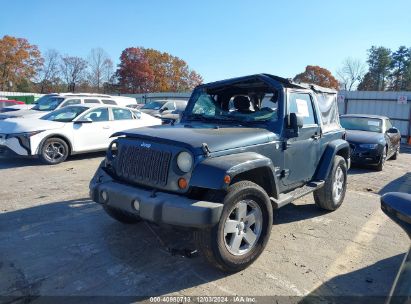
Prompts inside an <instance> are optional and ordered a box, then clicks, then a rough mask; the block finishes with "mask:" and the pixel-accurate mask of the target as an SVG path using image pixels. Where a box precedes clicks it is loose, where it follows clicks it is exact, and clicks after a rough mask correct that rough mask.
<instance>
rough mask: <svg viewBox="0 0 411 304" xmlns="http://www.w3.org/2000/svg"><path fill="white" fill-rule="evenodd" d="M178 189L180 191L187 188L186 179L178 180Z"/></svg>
mask: <svg viewBox="0 0 411 304" xmlns="http://www.w3.org/2000/svg"><path fill="white" fill-rule="evenodd" d="M178 187H179V188H180V189H185V188H187V180H186V179H185V178H183V177H181V178H179V179H178Z"/></svg>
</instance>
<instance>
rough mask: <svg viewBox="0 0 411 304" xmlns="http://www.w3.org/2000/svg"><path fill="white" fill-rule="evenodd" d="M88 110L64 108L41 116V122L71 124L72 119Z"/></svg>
mask: <svg viewBox="0 0 411 304" xmlns="http://www.w3.org/2000/svg"><path fill="white" fill-rule="evenodd" d="M87 109H88V108H87V107H81V106H78V107H74V106H72V107H65V108H62V109H60V110H56V111H54V112H51V113H49V114H47V115H45V116H43V117H42V118H41V119H43V120H52V121H59V122H71V121H73V119H75V118H76V117H78V116H79V115H80V114H81V113H83V112H84V111H86V110H87Z"/></svg>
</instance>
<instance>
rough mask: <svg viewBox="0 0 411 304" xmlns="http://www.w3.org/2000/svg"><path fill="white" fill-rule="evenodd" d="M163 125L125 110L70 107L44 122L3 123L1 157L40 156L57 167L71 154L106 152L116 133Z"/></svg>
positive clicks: (85, 105) (17, 120) (44, 119)
mask: <svg viewBox="0 0 411 304" xmlns="http://www.w3.org/2000/svg"><path fill="white" fill-rule="evenodd" d="M160 124H161V120H160V119H158V118H155V117H152V116H150V115H147V114H144V113H141V112H139V111H136V110H132V109H129V108H125V107H117V106H112V105H103V106H102V105H99V106H95V105H93V104H81V105H74V106H67V107H63V108H61V109H59V110H56V111H53V112H51V113H49V114H46V115H45V116H43V117H42V118H41V119H36V118H26V119H19V118H10V119H6V120H3V121H0V155H2V156H8V155H18V156H39V157H40V158H41V159H42V160H43V161H44V162H45V163H47V164H58V163H61V162H63V161H64V160H66V158H67V157H68V156H69V155H71V154H78V153H83V152H90V151H98V150H105V149H107V147H108V146H109V144H110V142H111V140H112V139H111V135H112V134H114V133H117V132H120V131H124V130H127V129H134V128H139V127H144V126H153V125H160Z"/></svg>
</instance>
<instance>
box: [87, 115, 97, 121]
mask: <svg viewBox="0 0 411 304" xmlns="http://www.w3.org/2000/svg"><path fill="white" fill-rule="evenodd" d="M89 118H90V119H91V120H92V121H98V115H97V113H91V115H90V116H89Z"/></svg>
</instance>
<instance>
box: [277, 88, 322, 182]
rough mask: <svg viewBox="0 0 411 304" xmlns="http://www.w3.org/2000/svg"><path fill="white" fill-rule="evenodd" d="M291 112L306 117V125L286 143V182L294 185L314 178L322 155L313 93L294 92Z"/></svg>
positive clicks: (284, 177) (289, 106)
mask: <svg viewBox="0 0 411 304" xmlns="http://www.w3.org/2000/svg"><path fill="white" fill-rule="evenodd" d="M288 113H298V114H300V115H302V116H303V117H304V125H303V127H302V128H300V129H299V134H298V136H297V137H294V138H287V139H286V142H285V143H284V145H285V146H286V149H285V150H284V166H285V167H284V171H283V179H282V180H283V184H284V185H285V186H286V188H293V187H295V186H299V185H302V184H304V183H305V182H306V181H309V180H311V179H312V178H313V176H314V174H315V171H316V168H317V165H318V162H319V154H320V134H321V133H320V132H321V131H320V125H319V121H318V119H317V116H316V113H315V107H314V104H313V100H312V97H311V95H310V94H308V93H302V92H291V93H290V94H289V96H288Z"/></svg>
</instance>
